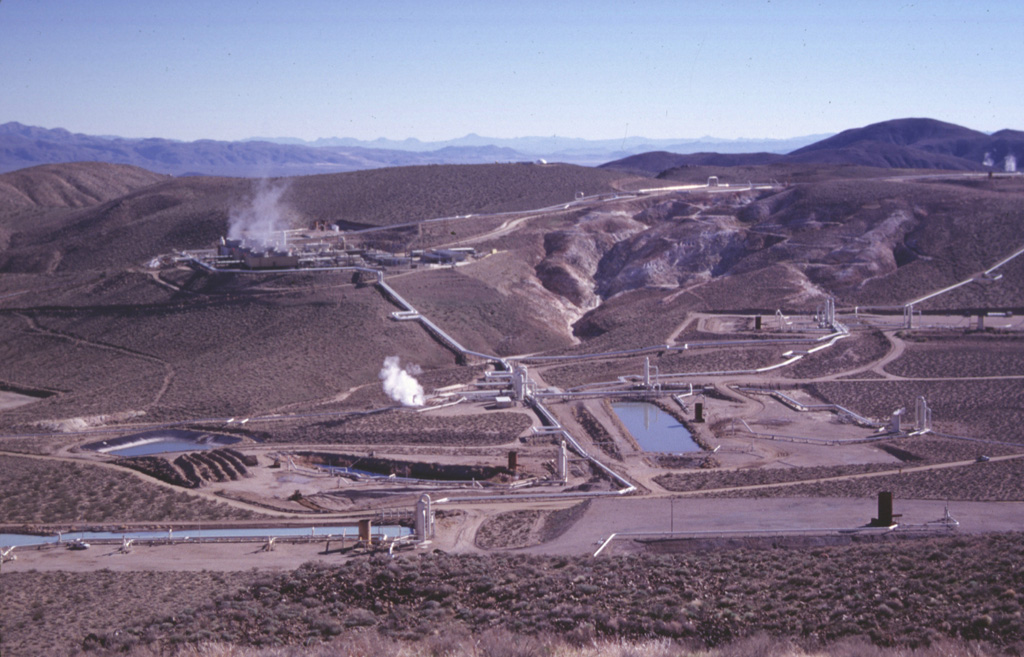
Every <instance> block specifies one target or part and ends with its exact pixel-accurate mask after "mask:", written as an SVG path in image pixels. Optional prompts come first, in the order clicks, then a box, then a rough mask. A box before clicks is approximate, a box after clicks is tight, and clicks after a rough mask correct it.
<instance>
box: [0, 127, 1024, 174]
mask: <svg viewBox="0 0 1024 657" xmlns="http://www.w3.org/2000/svg"><path fill="white" fill-rule="evenodd" d="M1021 156H1024V133H1022V132H1020V131H1016V130H1000V131H999V132H996V133H993V134H991V135H989V134H985V133H983V132H979V131H977V130H971V129H969V128H965V127H962V126H958V125H954V124H951V123H943V122H941V121H936V120H934V119H926V118H920V119H897V120H892V121H885V122H882V123H876V124H873V125H869V126H866V127H863V128H854V129H851V130H846V131H844V132H841V133H839V134H837V135H833V136H822V135H812V136H807V137H799V138H793V139H783V140H752V139H738V140H726V139H715V138H711V137H704V138H701V139H694V140H684V139H668V140H651V139H644V138H642V137H629V138H626V139H621V140H586V139H573V138H567V137H519V138H515V139H491V138H487V137H481V136H479V135H474V134H470V135H467V136H465V137H462V138H460V139H453V140H449V141H437V142H422V141H419V140H417V139H406V140H402V141H394V140H387V139H377V140H374V141H360V140H357V139H347V138H345V139H342V138H330V139H318V140H316V141H312V142H305V141H302V140H299V139H290V138H272V139H252V140H245V141H237V142H228V141H213V140H199V141H192V142H183V141H174V140H169V139H155V138H154V139H124V138H121V137H104V136H92V135H83V134H73V133H71V132H68V131H67V130H63V129H60V128H55V129H46V128H38V127H32V126H26V125H22V124H20V123H5V124H3V125H0V173H2V172H6V171H14V170H17V169H23V168H27V167H31V166H36V165H40V164H55V163H61V162H82V161H85V162H107V163H114V164H129V165H133V166H137V167H141V168H144V169H147V170H149V171H153V172H156V173H165V174H172V175H176V176H183V175H213V176H241V177H254V176H298V175H309V174H317V173H339V172H345V171H357V170H364V169H379V168H385V167H397V166H413V165H424V164H489V163H494V162H520V161H535V160H539V159H544V160H547V161H550V162H567V163H571V164H580V165H585V166H598V165H600V166H603V167H607V168H611V169H617V170H622V171H629V172H631V173H636V174H640V175H645V176H657V175H661V174H663V173H664V172H666V171H670V170H674V169H679V168H684V167H696V166H714V167H737V166H759V165H768V164H828V165H847V164H850V165H860V166H870V167H883V168H904V169H953V170H967V171H972V170H974V171H983V170H986V169H993V170H1004V169H1006V168H1014V167H1015V161H1016V158H1018V157H1021Z"/></svg>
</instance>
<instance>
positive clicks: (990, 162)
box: [981, 151, 996, 167]
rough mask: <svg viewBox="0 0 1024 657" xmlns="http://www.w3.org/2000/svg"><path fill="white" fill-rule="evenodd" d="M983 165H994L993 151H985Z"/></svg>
mask: <svg viewBox="0 0 1024 657" xmlns="http://www.w3.org/2000/svg"><path fill="white" fill-rule="evenodd" d="M981 165H982V166H984V167H994V166H995V165H996V163H995V161H994V160H993V159H992V153H989V152H988V151H985V159H984V160H982V161H981Z"/></svg>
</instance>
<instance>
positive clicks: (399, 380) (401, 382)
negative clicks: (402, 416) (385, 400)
mask: <svg viewBox="0 0 1024 657" xmlns="http://www.w3.org/2000/svg"><path fill="white" fill-rule="evenodd" d="M413 374H419V368H418V367H416V366H415V365H412V366H410V367H406V368H405V369H403V368H402V367H400V366H399V364H398V356H388V357H387V358H385V359H384V367H383V368H381V370H380V374H379V375H378V376H380V379H381V381H383V382H384V392H385V393H387V396H388V397H391V398H392V399H394V400H395V401H396V402H399V403H400V404H402V405H403V406H422V405H423V386H421V385H420V384H419V382H418V381H417V380H416V379H415V377H413Z"/></svg>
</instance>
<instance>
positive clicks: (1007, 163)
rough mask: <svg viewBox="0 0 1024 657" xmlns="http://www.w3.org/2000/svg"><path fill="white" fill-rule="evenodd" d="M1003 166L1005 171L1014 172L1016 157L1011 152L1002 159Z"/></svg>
mask: <svg viewBox="0 0 1024 657" xmlns="http://www.w3.org/2000/svg"><path fill="white" fill-rule="evenodd" d="M1003 168H1004V169H1005V170H1006V172H1007V173H1014V172H1015V171H1016V170H1017V157H1016V156H1015V155H1014V154H1013V153H1010V154H1009V155H1007V156H1006V159H1005V160H1003Z"/></svg>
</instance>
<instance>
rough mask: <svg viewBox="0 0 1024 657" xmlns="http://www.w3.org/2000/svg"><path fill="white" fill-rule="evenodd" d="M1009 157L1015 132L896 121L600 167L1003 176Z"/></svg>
mask: <svg viewBox="0 0 1024 657" xmlns="http://www.w3.org/2000/svg"><path fill="white" fill-rule="evenodd" d="M1007 156H1013V157H1019V156H1024V137H1022V133H1020V132H1019V131H1014V130H1001V131H999V132H996V133H993V134H992V135H987V134H985V133H983V132H978V131H977V130H971V129H969V128H965V127H962V126H958V125H954V124H952V123H944V122H942V121H936V120H934V119H925V118H914V119H895V120H892V121H883V122H881V123H874V124H871V125H868V126H865V127H862V128H853V129H850V130H846V131H843V132H841V133H839V134H837V135H834V136H832V137H828V138H826V139H822V140H821V141H818V142H815V143H813V144H810V145H808V146H804V147H803V148H799V149H797V150H795V151H792V152H791V153H788V154H786V155H775V154H771V153H747V154H730V155H720V154H717V153H694V154H688V155H676V154H672V153H665V152H651V153H642V154H640V155H633V156H630V157H627V158H623V159H621V160H616V161H614V162H608V163H606V164H602V165H601V166H602V167H604V168H609V169H617V170H620V171H628V172H630V173H635V174H638V175H644V174H646V175H649V176H656V175H658V174H661V173H663V172H666V171H668V170H671V169H675V168H680V167H694V166H706V165H714V166H719V167H734V166H757V165H766V164H816V165H851V166H858V167H878V168H896V169H944V170H955V171H985V170H996V171H1002V170H1003V169H1004V167H1005V166H1006V158H1007Z"/></svg>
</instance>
